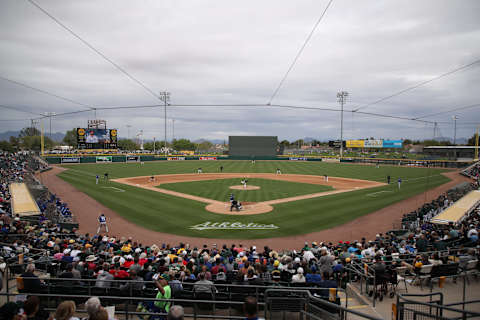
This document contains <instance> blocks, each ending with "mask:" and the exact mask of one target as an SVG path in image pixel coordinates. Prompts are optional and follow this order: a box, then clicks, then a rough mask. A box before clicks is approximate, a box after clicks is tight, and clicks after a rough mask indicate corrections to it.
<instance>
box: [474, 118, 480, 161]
mask: <svg viewBox="0 0 480 320" xmlns="http://www.w3.org/2000/svg"><path fill="white" fill-rule="evenodd" d="M478 129H480V126H478V127H477V136H476V137H475V159H474V160H475V161H478Z"/></svg>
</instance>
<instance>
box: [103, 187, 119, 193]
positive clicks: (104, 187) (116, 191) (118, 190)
mask: <svg viewBox="0 0 480 320" xmlns="http://www.w3.org/2000/svg"><path fill="white" fill-rule="evenodd" d="M102 188H103V189H113V190H117V191H115V192H125V190H123V189H120V188H115V187H102Z"/></svg>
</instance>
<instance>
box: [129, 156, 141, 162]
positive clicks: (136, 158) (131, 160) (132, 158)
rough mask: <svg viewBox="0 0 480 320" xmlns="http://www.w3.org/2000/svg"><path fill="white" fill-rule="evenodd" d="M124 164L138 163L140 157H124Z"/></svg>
mask: <svg viewBox="0 0 480 320" xmlns="http://www.w3.org/2000/svg"><path fill="white" fill-rule="evenodd" d="M125 161H126V162H140V156H126V158H125Z"/></svg>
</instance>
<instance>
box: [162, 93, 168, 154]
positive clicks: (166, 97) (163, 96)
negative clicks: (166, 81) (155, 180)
mask: <svg viewBox="0 0 480 320" xmlns="http://www.w3.org/2000/svg"><path fill="white" fill-rule="evenodd" d="M160 100H161V101H163V102H164V104H165V105H164V111H165V112H164V123H165V157H166V156H167V154H168V152H167V105H168V102H169V101H170V92H167V91H162V92H160Z"/></svg>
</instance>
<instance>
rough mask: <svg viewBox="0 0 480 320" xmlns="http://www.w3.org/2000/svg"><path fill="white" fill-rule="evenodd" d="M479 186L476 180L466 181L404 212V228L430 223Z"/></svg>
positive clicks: (414, 227)
mask: <svg viewBox="0 0 480 320" xmlns="http://www.w3.org/2000/svg"><path fill="white" fill-rule="evenodd" d="M478 188H479V184H478V182H477V181H475V182H472V183H464V184H462V185H461V186H457V187H454V188H452V189H450V190H448V191H447V192H445V193H444V194H441V195H440V196H438V198H437V199H435V200H432V201H431V202H428V203H425V204H423V205H422V206H421V207H420V208H418V209H417V210H415V211H413V212H410V213H407V214H404V215H403V218H402V228H403V229H408V230H411V229H416V228H418V227H421V226H422V225H424V224H428V223H429V222H430V220H432V219H433V218H434V217H436V216H437V215H439V214H440V213H442V212H443V211H444V210H446V209H447V208H448V207H450V206H451V205H452V204H454V203H455V202H456V201H457V200H459V199H460V198H462V197H463V196H464V195H466V194H467V193H468V192H470V191H472V190H477V189H478Z"/></svg>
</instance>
